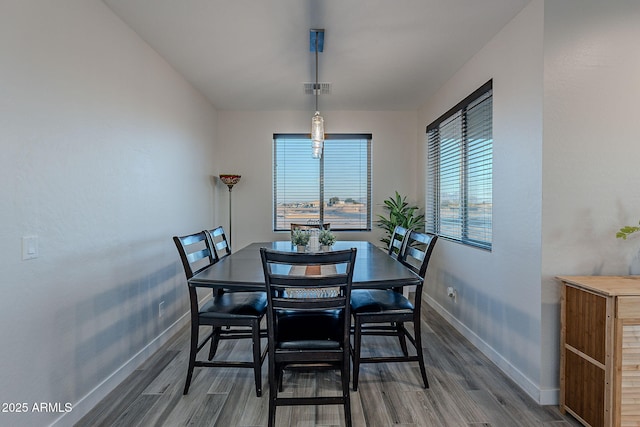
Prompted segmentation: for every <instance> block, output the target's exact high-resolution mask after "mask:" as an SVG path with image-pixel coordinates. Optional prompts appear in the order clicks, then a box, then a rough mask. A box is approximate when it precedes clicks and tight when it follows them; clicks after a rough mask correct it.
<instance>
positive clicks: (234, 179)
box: [220, 174, 241, 250]
mask: <svg viewBox="0 0 640 427" xmlns="http://www.w3.org/2000/svg"><path fill="white" fill-rule="evenodd" d="M240 177H241V175H237V174H221V175H220V180H222V182H224V183H225V184H226V185H227V187H229V250H231V249H232V248H233V246H231V238H232V234H233V229H232V228H231V201H232V200H231V190H232V189H233V186H234V185H236V184H237V183H238V181H240Z"/></svg>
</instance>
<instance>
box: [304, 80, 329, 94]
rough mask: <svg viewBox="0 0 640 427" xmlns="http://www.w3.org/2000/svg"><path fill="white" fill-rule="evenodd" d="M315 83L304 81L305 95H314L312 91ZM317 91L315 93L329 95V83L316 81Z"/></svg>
mask: <svg viewBox="0 0 640 427" xmlns="http://www.w3.org/2000/svg"><path fill="white" fill-rule="evenodd" d="M315 85H316V84H315V83H304V93H305V95H316V92H315V91H314V86H315ZM318 86H319V88H318V89H319V92H318V93H317V95H331V83H321V82H318Z"/></svg>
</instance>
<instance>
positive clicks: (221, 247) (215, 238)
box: [207, 226, 231, 259]
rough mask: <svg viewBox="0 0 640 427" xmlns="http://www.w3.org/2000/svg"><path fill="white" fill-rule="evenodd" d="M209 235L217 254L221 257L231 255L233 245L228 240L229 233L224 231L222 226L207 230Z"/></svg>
mask: <svg viewBox="0 0 640 427" xmlns="http://www.w3.org/2000/svg"><path fill="white" fill-rule="evenodd" d="M207 233H209V237H210V238H211V246H213V250H214V251H215V253H216V256H217V257H218V258H220V259H222V258H224V257H226V256H228V255H231V247H230V246H229V242H228V241H227V235H226V234H225V232H224V228H223V227H222V226H218V227H216V228H214V229H213V230H207Z"/></svg>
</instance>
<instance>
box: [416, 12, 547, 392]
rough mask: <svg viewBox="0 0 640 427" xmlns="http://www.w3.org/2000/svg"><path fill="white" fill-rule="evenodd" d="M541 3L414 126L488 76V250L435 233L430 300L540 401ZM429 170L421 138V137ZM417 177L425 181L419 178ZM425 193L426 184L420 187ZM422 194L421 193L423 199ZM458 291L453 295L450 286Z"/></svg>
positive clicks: (482, 55)
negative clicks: (491, 173)
mask: <svg viewBox="0 0 640 427" xmlns="http://www.w3.org/2000/svg"><path fill="white" fill-rule="evenodd" d="M543 10H544V5H543V3H542V1H538V0H533V1H532V2H531V3H530V4H529V5H528V6H527V7H526V8H525V9H524V10H523V11H522V12H521V13H520V14H519V15H518V16H516V17H515V18H514V19H513V20H512V21H511V22H510V23H509V24H508V25H507V26H506V27H505V28H504V29H503V30H502V31H501V32H500V33H499V34H497V35H496V36H495V37H494V38H493V40H491V41H490V42H489V43H488V44H487V45H486V46H485V47H484V48H483V49H482V50H481V51H479V52H478V53H477V54H476V55H475V56H474V58H473V59H472V60H471V61H469V62H468V63H467V64H466V65H465V66H464V67H463V68H462V69H461V70H459V71H458V72H457V73H456V74H455V75H454V76H452V78H451V79H450V80H449V81H448V82H447V83H446V84H445V85H444V86H443V87H442V88H441V89H440V90H439V91H438V92H437V93H436V94H435V96H433V97H432V98H431V99H430V100H429V101H428V102H427V104H425V105H424V107H423V108H421V109H420V111H419V116H418V123H419V127H418V132H419V134H420V135H421V138H422V140H423V141H424V139H425V133H424V132H425V127H426V125H428V124H429V123H431V122H432V121H433V120H435V119H436V118H438V117H439V116H440V115H442V114H443V113H445V112H446V111H447V110H448V109H449V108H451V107H453V106H454V105H455V104H457V103H458V102H459V101H460V100H462V99H463V98H465V97H466V96H467V95H469V94H470V93H471V92H473V91H474V90H475V89H477V88H478V87H480V86H481V85H482V84H483V83H485V82H486V81H488V80H489V79H493V137H494V145H493V147H494V157H493V171H494V180H493V206H494V208H493V250H492V251H491V252H488V251H483V250H480V249H475V248H471V247H467V246H463V245H460V244H457V243H454V242H451V241H447V240H445V239H440V240H439V241H438V244H437V245H436V248H435V250H434V254H433V256H432V258H431V261H430V266H429V272H428V276H427V282H426V283H427V284H426V286H425V293H426V297H427V300H428V301H429V302H430V304H432V305H433V306H435V307H436V308H437V309H438V310H439V311H440V312H441V313H442V314H443V315H444V316H445V317H446V318H448V319H449V320H450V321H451V322H452V324H453V325H454V326H455V327H456V328H458V329H459V330H460V331H461V332H463V334H465V336H467V338H469V339H470V340H471V341H472V342H473V343H474V344H475V345H476V346H477V347H478V348H479V349H480V350H481V351H483V352H484V353H485V354H487V355H488V356H489V357H490V358H491V359H492V360H493V361H494V362H495V363H496V364H497V365H498V366H499V367H500V368H501V369H503V370H504V371H505V372H506V373H507V374H508V375H509V376H510V377H511V378H512V379H514V380H515V381H516V382H517V383H518V384H519V385H520V386H521V387H522V388H523V389H524V390H525V391H526V392H527V393H529V394H530V395H531V396H533V397H534V398H535V399H536V400H538V401H544V400H545V399H547V398H548V397H547V396H543V394H544V393H545V391H544V390H542V388H541V385H540V381H539V379H540V371H541V369H542V367H541V360H540V352H541V349H540V335H541V330H540V325H541V310H540V304H541V293H540V265H541V249H540V235H541V209H542V208H541V204H542V195H541V190H542V102H543V99H542V91H543V87H542V83H543V34H542V29H543ZM420 146H421V150H420V158H421V159H422V164H421V170H426V167H425V165H424V161H425V160H426V154H425V144H424V143H422V144H420ZM424 179H425V178H423V179H422V180H423V182H424ZM420 191H421V194H424V185H423V186H422V187H421V189H420ZM423 200H424V196H423ZM448 286H453V287H454V288H455V289H456V290H457V300H456V301H455V302H454V301H453V300H452V299H449V298H448V297H447V296H446V288H447V287H448Z"/></svg>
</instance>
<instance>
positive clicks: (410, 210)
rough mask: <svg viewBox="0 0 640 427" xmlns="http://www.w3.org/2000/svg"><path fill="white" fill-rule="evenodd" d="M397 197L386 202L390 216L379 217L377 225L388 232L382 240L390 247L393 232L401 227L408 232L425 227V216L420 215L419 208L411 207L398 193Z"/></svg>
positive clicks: (385, 205) (385, 206) (404, 197)
mask: <svg viewBox="0 0 640 427" xmlns="http://www.w3.org/2000/svg"><path fill="white" fill-rule="evenodd" d="M395 193H396V194H395V196H391V197H389V198H388V199H387V200H385V201H384V208H385V209H386V210H387V211H388V216H384V215H378V220H377V221H376V224H377V225H378V227H380V228H382V229H384V230H385V231H386V233H387V234H386V236H385V237H383V238H382V239H380V241H381V242H383V243H384V244H385V245H387V246H388V245H389V241H390V239H391V235H392V234H393V230H394V229H395V228H396V226H397V225H400V226H402V227H404V228H406V229H407V230H419V229H422V228H423V227H424V222H425V221H424V215H422V214H419V213H418V207H417V206H410V205H409V202H407V197H406V196H401V195H400V193H398V192H397V191H396V192H395Z"/></svg>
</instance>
